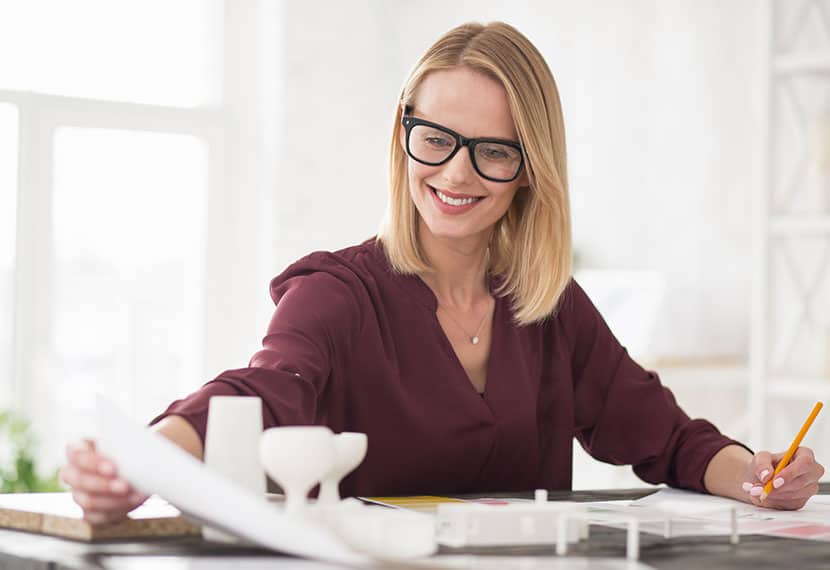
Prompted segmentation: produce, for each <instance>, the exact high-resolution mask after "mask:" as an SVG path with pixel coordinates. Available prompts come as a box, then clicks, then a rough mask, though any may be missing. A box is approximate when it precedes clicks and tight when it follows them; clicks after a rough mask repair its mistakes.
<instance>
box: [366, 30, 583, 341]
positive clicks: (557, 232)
mask: <svg viewBox="0 0 830 570" xmlns="http://www.w3.org/2000/svg"><path fill="white" fill-rule="evenodd" d="M459 66H464V67H468V68H470V69H472V70H475V71H477V72H480V73H483V74H485V75H486V76H488V77H491V78H493V79H495V80H497V81H498V82H499V83H501V85H502V86H504V89H505V90H506V92H507V96H508V99H509V101H510V110H511V113H512V115H513V121H514V123H515V124H516V131H517V132H518V134H519V141H520V142H521V144H522V147H523V148H524V152H525V168H526V169H527V175H528V180H529V184H530V188H525V189H520V190H519V191H518V192H517V193H516V196H515V198H514V199H513V202H512V204H511V205H510V208H509V209H508V210H507V213H506V214H505V215H504V216H503V217H502V218H501V219H500V220H499V221H498V222H497V223H496V227H495V229H494V232H493V237H492V239H491V242H490V257H489V268H488V269H489V271H490V272H491V273H493V274H495V275H498V276H499V277H500V278H501V285H500V286H499V288H498V290H497V291H496V293H497V294H499V295H509V296H510V298H511V301H512V304H513V310H514V313H515V319H516V321H517V322H518V323H519V324H521V325H526V324H530V323H533V322H537V321H541V320H543V319H545V318H547V317H549V316H550V315H552V314H553V312H554V311H555V310H556V307H557V303H558V301H559V298H560V297H561V295H562V292H563V291H564V290H565V287H566V286H567V285H568V281H569V280H570V277H571V259H572V252H571V219H570V218H571V216H570V206H569V204H568V175H567V166H566V152H565V126H564V123H563V120H562V107H561V104H560V102H559V91H558V90H557V88H556V81H555V80H554V79H553V74H552V73H551V71H550V69H549V68H548V66H547V64H546V63H545V60H544V58H543V57H542V55H541V54H540V53H539V51H538V50H537V49H536V48H535V47H534V46H533V44H532V43H530V40H528V39H527V38H526V37H525V36H523V35H522V34H521V33H520V32H519V31H518V30H516V29H515V28H513V27H512V26H510V25H508V24H505V23H503V22H493V23H489V24H478V23H468V24H463V25H461V26H458V27H457V28H454V29H452V30H450V31H449V32H447V33H446V34H445V35H444V36H442V37H441V38H439V39H438V41H437V42H435V43H434V44H433V45H432V46H431V47H430V48H429V49H428V50H427V52H426V53H425V54H424V55H423V57H421V59H420V61H418V63H417V64H416V65H415V68H414V69H413V70H412V72H411V73H410V75H409V78H408V79H407V80H406V82H405V83H404V87H403V90H402V92H401V100H400V102H399V103H398V106H397V111H396V113H395V122H394V124H393V129H392V146H391V153H390V165H389V166H390V168H389V173H390V181H389V182H390V183H389V188H390V198H389V204H388V207H387V211H386V216H385V217H384V220H383V223H382V225H381V228H380V231H379V232H378V239H379V240H380V241H381V242H382V243H383V246H384V250H385V251H386V255H387V257H388V258H389V261H390V263H391V265H392V267H393V268H394V269H395V270H396V271H398V272H399V273H404V274H419V273H426V272H429V271H431V270H432V268H431V267H430V265H429V262H428V260H427V259H426V258H425V256H424V255H423V252H422V250H421V247H420V245H419V241H418V223H419V215H418V211H417V209H416V208H415V205H414V204H413V202H412V199H411V197H410V194H409V179H408V176H407V159H408V158H407V155H406V151H405V150H404V148H403V147H402V145H401V142H400V136H399V129H400V125H401V114H402V112H403V108H404V107H405V106H406V107H408V106H412V105H414V97H415V95H416V93H417V90H418V87H419V86H420V84H421V82H422V81H423V80H424V78H425V77H426V75H427V74H428V73H430V72H433V71H437V70H441V69H451V68H455V67H459Z"/></svg>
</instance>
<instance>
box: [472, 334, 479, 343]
mask: <svg viewBox="0 0 830 570" xmlns="http://www.w3.org/2000/svg"><path fill="white" fill-rule="evenodd" d="M478 340H479V339H478V335H476V336H474V337H471V338H470V342H471V343H473V344H478Z"/></svg>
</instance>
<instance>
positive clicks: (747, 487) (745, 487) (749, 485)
mask: <svg viewBox="0 0 830 570" xmlns="http://www.w3.org/2000/svg"><path fill="white" fill-rule="evenodd" d="M741 488H742V489H743V490H744V491H746V492H747V493H749V490H750V489H752V483H744V484H743V485H741Z"/></svg>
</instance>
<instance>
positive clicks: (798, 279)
mask: <svg viewBox="0 0 830 570" xmlns="http://www.w3.org/2000/svg"><path fill="white" fill-rule="evenodd" d="M766 7H767V10H768V14H767V19H766V21H767V22H768V26H769V28H768V30H767V31H768V37H769V41H770V50H769V60H768V64H769V65H768V73H767V86H766V90H765V96H766V108H767V116H766V127H767V128H766V132H767V140H766V156H765V161H764V163H765V165H766V168H767V172H766V177H765V178H766V187H765V188H764V192H763V193H762V196H761V197H760V200H759V203H758V205H757V206H758V211H757V216H758V218H757V219H758V222H759V223H758V251H757V255H756V264H755V267H756V269H755V291H754V298H753V307H754V314H753V323H752V336H751V347H750V375H751V380H750V390H749V400H750V402H749V404H750V405H749V408H750V417H751V418H752V421H751V435H750V444H751V445H752V446H753V447H754V448H755V449H771V450H778V449H779V448H780V449H783V448H782V445H783V446H786V445H787V444H788V443H789V439H790V438H792V437H793V435H794V434H795V433H796V431H797V428H798V426H799V425H800V424H801V422H802V421H803V420H804V418H805V417H806V415H807V413H808V412H809V410H810V408H811V407H812V405H813V403H815V401H816V400H819V399H822V400H825V401H826V402H827V403H830V0H801V1H792V0H768V1H767V4H766ZM824 415H830V414H824ZM828 436H830V417H824V418H820V421H819V422H817V423H816V426H815V427H814V428H813V430H812V432H811V434H810V436H808V438H809V441H808V440H805V444H807V445H810V446H812V447H813V448H814V449H815V450H816V453H817V455H818V456H819V457H820V458H824V462H825V463H827V462H828V460H830V437H828Z"/></svg>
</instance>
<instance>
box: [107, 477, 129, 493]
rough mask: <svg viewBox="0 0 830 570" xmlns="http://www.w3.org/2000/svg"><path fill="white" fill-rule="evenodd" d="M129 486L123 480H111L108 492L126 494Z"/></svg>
mask: <svg viewBox="0 0 830 570" xmlns="http://www.w3.org/2000/svg"><path fill="white" fill-rule="evenodd" d="M129 488H130V486H129V485H127V482H126V481H124V480H123V479H113V480H112V481H110V491H112V492H113V493H126V492H127V491H128V490H129Z"/></svg>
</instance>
